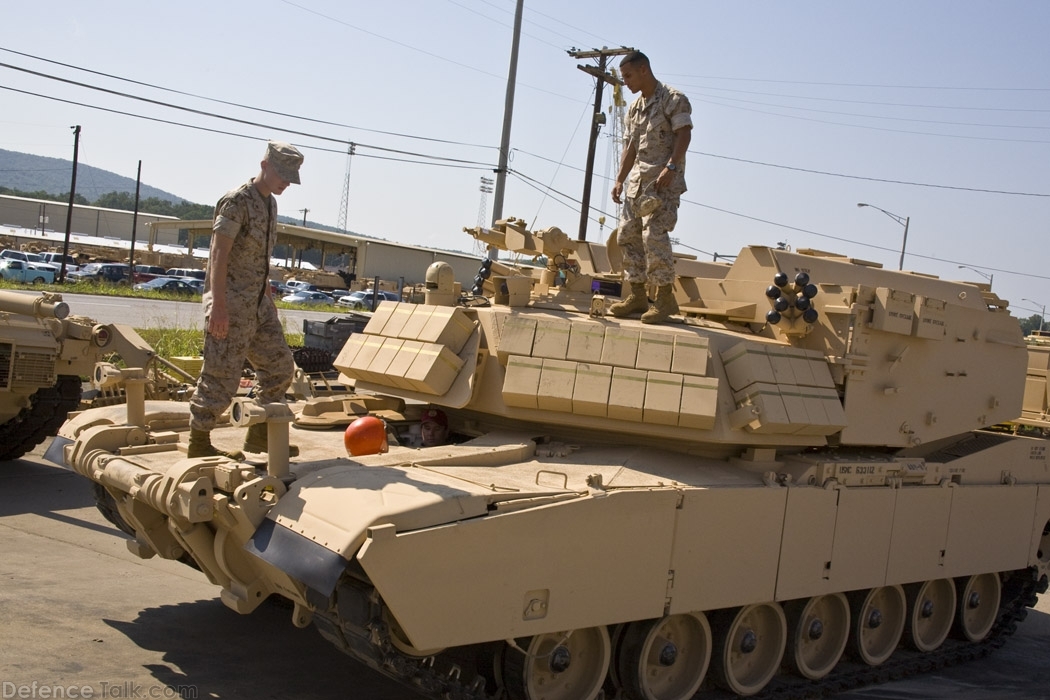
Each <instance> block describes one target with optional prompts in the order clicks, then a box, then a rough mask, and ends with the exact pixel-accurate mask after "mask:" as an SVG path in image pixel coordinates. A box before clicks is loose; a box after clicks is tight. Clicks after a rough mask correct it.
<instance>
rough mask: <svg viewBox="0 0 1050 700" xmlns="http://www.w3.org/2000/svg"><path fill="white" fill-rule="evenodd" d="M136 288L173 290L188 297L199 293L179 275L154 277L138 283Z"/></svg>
mask: <svg viewBox="0 0 1050 700" xmlns="http://www.w3.org/2000/svg"><path fill="white" fill-rule="evenodd" d="M134 289H137V290H139V291H144V292H172V293H174V294H182V295H185V296H188V297H191V296H193V295H194V294H197V293H198V292H197V290H196V288H195V287H194V286H193V285H192V284H190V283H189V282H187V281H186V280H182V279H179V278H178V277H154V278H153V279H151V280H149V281H148V282H140V283H139V284H136V285H135V286H134Z"/></svg>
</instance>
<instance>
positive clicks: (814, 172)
mask: <svg viewBox="0 0 1050 700" xmlns="http://www.w3.org/2000/svg"><path fill="white" fill-rule="evenodd" d="M513 150H514V151H516V152H518V153H522V154H524V155H527V156H531V157H533V158H538V159H540V160H543V161H547V162H548V163H554V164H556V165H559V166H561V167H566V168H571V169H573V170H576V171H578V172H583V168H579V167H576V166H573V165H564V164H562V163H559V162H558V161H556V160H554V159H553V158H547V157H545V156H541V155H539V154H536V153H530V152H529V151H526V150H523V149H521V148H515V149H513ZM688 153H690V154H692V155H696V156H706V157H708V158H718V159H721V160H731V161H735V162H738V163H747V164H748V165H760V166H763V167H766V168H780V169H782V170H793V171H796V172H802V173H809V174H811V175H824V176H827V177H841V178H847V179H850V180H866V181H869V182H882V183H886V184H891V185H907V186H909V187H932V188H936V189H945V190H959V191H962V192H979V193H983V194H1005V195H1011V196H1015V197H1050V194H1046V193H1042V192H1016V191H1011V190H993V189H988V188H981V187H963V186H961V185H938V184H934V183H930V182H914V181H908V180H894V179H890V178H879V177H869V176H865V175H849V174H846V173H836V172H831V171H828V170H814V169H811V168H801V167H797V166H793V165H781V164H779V163H765V162H763V161H760V160H749V159H747V158H734V157H733V156H724V155H719V154H717V153H705V152H704V151H692V150H690V151H688ZM599 177H600V176H599Z"/></svg>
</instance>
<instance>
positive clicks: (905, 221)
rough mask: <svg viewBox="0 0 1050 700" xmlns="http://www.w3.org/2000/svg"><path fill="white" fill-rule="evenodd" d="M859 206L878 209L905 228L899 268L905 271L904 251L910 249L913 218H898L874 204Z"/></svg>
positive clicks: (859, 204) (858, 204) (862, 203)
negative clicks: (909, 232)
mask: <svg viewBox="0 0 1050 700" xmlns="http://www.w3.org/2000/svg"><path fill="white" fill-rule="evenodd" d="M857 206H858V207H871V208H872V209H878V210H879V211H881V212H882V213H883V214H885V215H886V216H888V217H890V218H891V219H893V220H894V221H896V222H897V223H898V224H900V225H901V226H903V227H904V240H903V241H901V262H900V265H898V266H897V269H898V270H903V269H904V249H905V248H907V247H908V223H909V222H910V221H911V217H910V216H897V215H896V214H894V213H892V212H888V211H886V210H885V209H883V208H882V207H877V206H875V205H874V204H865V203H864V202H857Z"/></svg>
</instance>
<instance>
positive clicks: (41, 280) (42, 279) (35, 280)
mask: <svg viewBox="0 0 1050 700" xmlns="http://www.w3.org/2000/svg"><path fill="white" fill-rule="evenodd" d="M46 281H47V280H45V279H44V278H43V277H37V278H35V279H34V280H33V284H44V283H45V282H46Z"/></svg>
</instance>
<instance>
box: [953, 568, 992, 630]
mask: <svg viewBox="0 0 1050 700" xmlns="http://www.w3.org/2000/svg"><path fill="white" fill-rule="evenodd" d="M956 586H957V592H958V594H959V613H958V617H957V622H958V625H959V627H958V629H959V632H960V633H962V636H963V637H964V638H966V639H967V640H969V641H971V642H979V641H981V640H982V639H984V638H985V637H987V636H988V633H989V632H991V631H992V625H994V624H995V618H996V615H998V613H999V600H1000V598H1001V597H1002V584H1001V583H1000V581H999V574H995V573H992V574H978V575H976V576H970V577H969V578H961V579H959V580H958V581H957V582H956Z"/></svg>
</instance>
